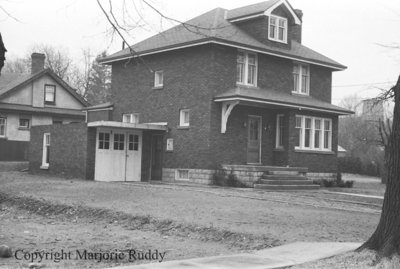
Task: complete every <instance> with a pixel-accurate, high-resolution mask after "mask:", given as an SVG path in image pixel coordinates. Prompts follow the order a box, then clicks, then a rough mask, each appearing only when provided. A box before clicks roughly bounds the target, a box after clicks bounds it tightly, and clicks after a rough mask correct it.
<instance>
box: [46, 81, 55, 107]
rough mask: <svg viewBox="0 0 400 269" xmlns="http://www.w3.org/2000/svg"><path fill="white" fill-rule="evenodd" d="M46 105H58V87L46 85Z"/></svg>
mask: <svg viewBox="0 0 400 269" xmlns="http://www.w3.org/2000/svg"><path fill="white" fill-rule="evenodd" d="M44 103H45V104H50V105H54V104H55V103H56V85H44Z"/></svg>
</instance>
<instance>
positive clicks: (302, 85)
mask: <svg viewBox="0 0 400 269" xmlns="http://www.w3.org/2000/svg"><path fill="white" fill-rule="evenodd" d="M293 82H294V85H293V92H295V93H300V94H305V95H309V94H310V67H309V66H308V65H307V64H298V63H295V64H294V65H293Z"/></svg>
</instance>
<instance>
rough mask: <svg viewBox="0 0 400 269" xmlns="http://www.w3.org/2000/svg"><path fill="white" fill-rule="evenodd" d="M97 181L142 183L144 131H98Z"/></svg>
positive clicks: (101, 129)
mask: <svg viewBox="0 0 400 269" xmlns="http://www.w3.org/2000/svg"><path fill="white" fill-rule="evenodd" d="M95 163H96V164H95V180H97V181H140V177H141V164H142V131H125V130H118V129H116V130H114V129H106V128H98V129H97V141H96V162H95Z"/></svg>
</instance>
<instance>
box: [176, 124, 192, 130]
mask: <svg viewBox="0 0 400 269" xmlns="http://www.w3.org/2000/svg"><path fill="white" fill-rule="evenodd" d="M176 129H178V130H188V129H190V126H180V125H179V126H176Z"/></svg>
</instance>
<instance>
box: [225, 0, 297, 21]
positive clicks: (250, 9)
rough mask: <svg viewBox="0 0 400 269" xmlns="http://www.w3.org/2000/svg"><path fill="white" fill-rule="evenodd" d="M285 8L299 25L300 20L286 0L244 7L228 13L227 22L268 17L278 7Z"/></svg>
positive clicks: (274, 0) (272, 0)
mask: <svg viewBox="0 0 400 269" xmlns="http://www.w3.org/2000/svg"><path fill="white" fill-rule="evenodd" d="M281 5H283V6H285V7H286V9H287V10H288V11H289V13H290V15H291V16H292V18H293V21H294V22H295V23H296V24H301V19H300V18H299V17H298V16H297V14H296V13H295V12H294V9H293V8H292V6H291V5H290V4H289V3H288V2H287V1H286V0H270V1H267V2H261V3H258V4H253V5H249V6H245V7H240V8H236V9H232V10H229V11H228V14H227V20H229V21H230V22H237V21H242V20H247V19H252V18H255V17H258V16H270V15H271V13H272V12H273V11H274V10H275V9H276V8H277V7H279V6H281Z"/></svg>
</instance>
